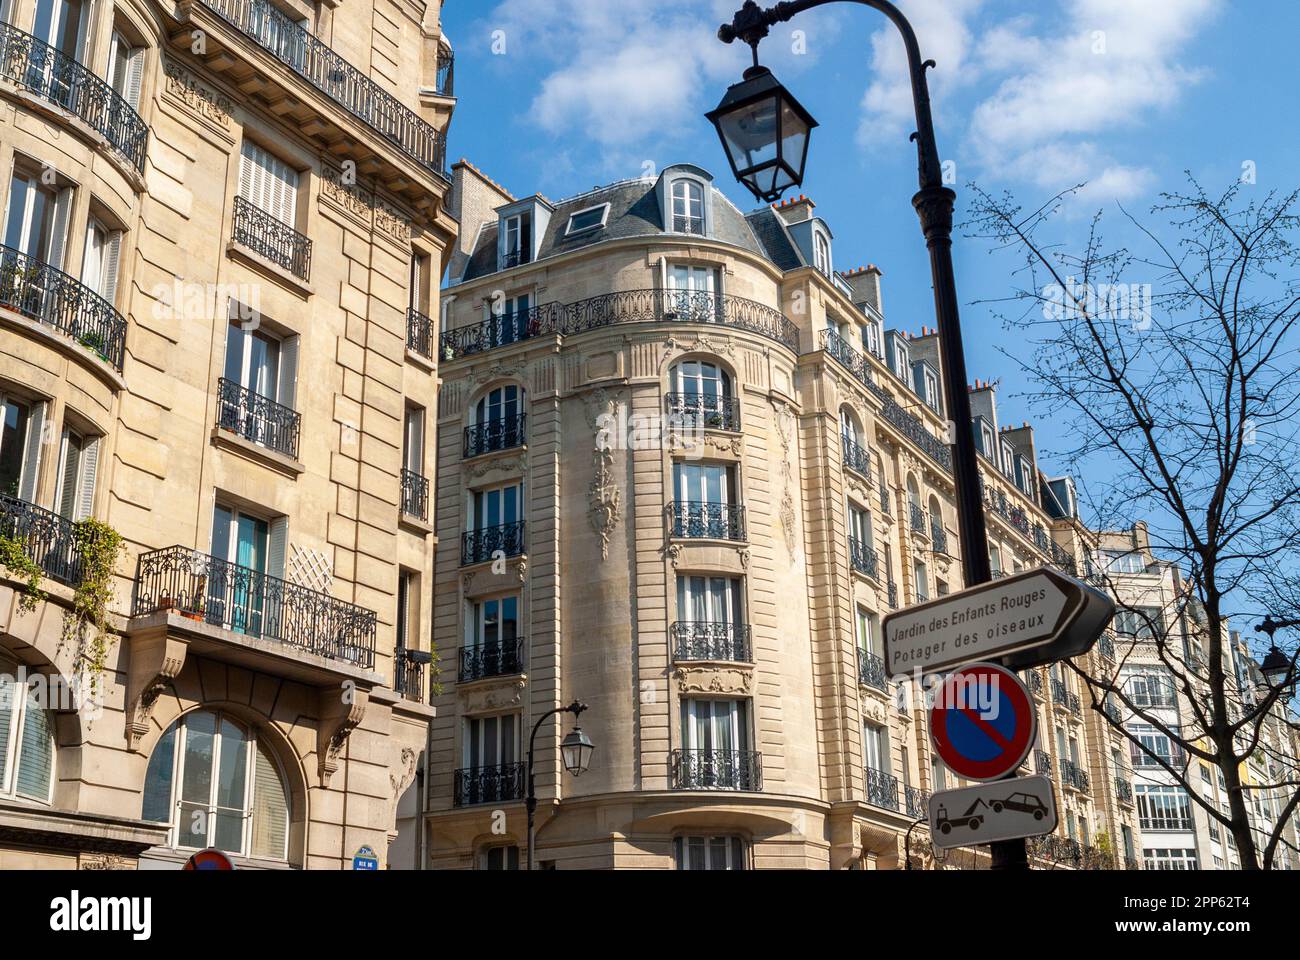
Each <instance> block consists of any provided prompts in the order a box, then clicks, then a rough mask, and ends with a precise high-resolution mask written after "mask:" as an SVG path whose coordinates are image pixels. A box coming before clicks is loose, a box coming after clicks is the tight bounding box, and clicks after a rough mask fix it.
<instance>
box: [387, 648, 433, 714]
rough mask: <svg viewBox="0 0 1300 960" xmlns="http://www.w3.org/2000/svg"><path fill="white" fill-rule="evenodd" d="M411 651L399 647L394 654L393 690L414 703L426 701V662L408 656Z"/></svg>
mask: <svg viewBox="0 0 1300 960" xmlns="http://www.w3.org/2000/svg"><path fill="white" fill-rule="evenodd" d="M410 652H411V651H409V650H407V649H406V648H405V647H398V648H397V650H396V652H395V654H394V661H395V662H394V666H393V672H394V677H393V690H394V692H396V693H399V694H401V695H402V696H403V697H405V698H406V699H407V700H410V701H411V702H413V703H424V699H425V698H424V691H425V685H424V673H425V671H424V664H423V663H420V662H419V661H418V660H413V659H412V658H411V657H409V656H407V654H408V653H410Z"/></svg>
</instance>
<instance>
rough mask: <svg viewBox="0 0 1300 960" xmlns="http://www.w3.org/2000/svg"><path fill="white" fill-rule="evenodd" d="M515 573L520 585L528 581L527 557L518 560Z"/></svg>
mask: <svg viewBox="0 0 1300 960" xmlns="http://www.w3.org/2000/svg"><path fill="white" fill-rule="evenodd" d="M515 572H516V573H517V574H518V575H519V582H520V583H526V582H527V581H528V558H527V557H520V558H519V563H518V565H517V566H516V568H515Z"/></svg>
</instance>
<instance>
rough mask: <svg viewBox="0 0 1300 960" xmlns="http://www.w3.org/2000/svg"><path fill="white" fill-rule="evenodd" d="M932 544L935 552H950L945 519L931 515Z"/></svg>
mask: <svg viewBox="0 0 1300 960" xmlns="http://www.w3.org/2000/svg"><path fill="white" fill-rule="evenodd" d="M930 545H931V546H932V547H933V548H934V552H935V553H947V552H948V531H947V530H945V529H944V528H943V521H942V520H940V519H939V518H938V517H935V516H931V517H930Z"/></svg>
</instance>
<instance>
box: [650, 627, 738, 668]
mask: <svg viewBox="0 0 1300 960" xmlns="http://www.w3.org/2000/svg"><path fill="white" fill-rule="evenodd" d="M669 635H670V636H671V637H672V641H673V660H674V661H676V662H678V663H683V662H689V661H692V660H717V661H724V662H728V663H753V662H754V651H753V646H752V644H751V641H750V629H749V626H748V624H743V623H712V622H708V621H704V620H679V621H677V622H675V623H673V624H672V626H671V627H669Z"/></svg>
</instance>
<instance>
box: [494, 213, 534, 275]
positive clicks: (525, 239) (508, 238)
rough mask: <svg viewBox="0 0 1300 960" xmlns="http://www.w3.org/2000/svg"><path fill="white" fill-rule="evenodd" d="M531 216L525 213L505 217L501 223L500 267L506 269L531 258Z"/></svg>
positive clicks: (526, 261) (528, 261)
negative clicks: (501, 258)
mask: <svg viewBox="0 0 1300 960" xmlns="http://www.w3.org/2000/svg"><path fill="white" fill-rule="evenodd" d="M532 226H533V218H532V217H531V216H529V215H528V214H526V213H517V214H515V215H514V216H510V217H506V218H505V220H504V221H503V223H502V231H501V236H502V248H501V254H502V257H503V260H502V264H501V266H502V269H505V270H508V269H510V268H511V267H517V266H519V265H520V264H524V263H530V262H532V259H533V240H532V235H533V230H532Z"/></svg>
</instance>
